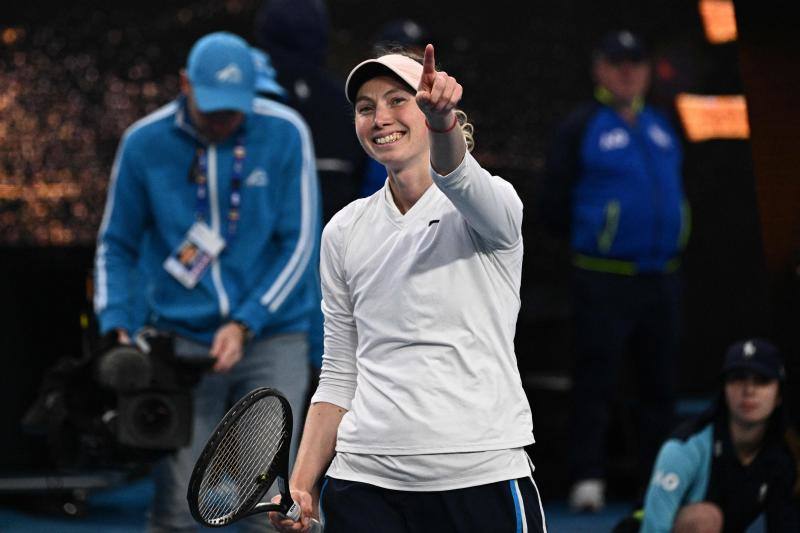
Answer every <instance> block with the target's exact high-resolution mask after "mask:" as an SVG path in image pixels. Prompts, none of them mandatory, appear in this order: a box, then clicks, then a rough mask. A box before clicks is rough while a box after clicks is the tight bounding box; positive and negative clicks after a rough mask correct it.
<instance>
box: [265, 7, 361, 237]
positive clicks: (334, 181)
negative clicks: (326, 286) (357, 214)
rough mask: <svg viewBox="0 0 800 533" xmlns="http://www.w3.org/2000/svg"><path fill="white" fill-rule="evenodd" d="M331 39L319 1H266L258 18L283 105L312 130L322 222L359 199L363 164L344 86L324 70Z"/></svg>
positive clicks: (326, 16)
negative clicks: (291, 108)
mask: <svg viewBox="0 0 800 533" xmlns="http://www.w3.org/2000/svg"><path fill="white" fill-rule="evenodd" d="M329 33H330V19H329V16H328V10H327V8H326V7H325V2H324V1H323V0H267V1H266V2H265V3H264V4H263V5H262V7H261V9H260V10H259V12H258V14H257V16H256V28H255V41H256V44H257V45H258V46H259V47H260V48H262V49H263V50H265V51H266V52H267V53H268V54H269V56H270V58H271V60H272V65H273V66H274V68H275V71H276V74H277V82H278V83H279V84H280V85H281V86H282V87H284V88H285V89H286V92H287V94H286V103H287V104H288V105H289V106H291V107H293V108H294V109H296V110H297V111H298V112H299V113H300V114H301V115H302V116H303V118H304V119H305V120H306V122H307V123H308V125H309V127H310V128H311V134H312V136H313V138H314V148H315V150H316V154H317V172H318V173H319V178H320V188H321V190H322V209H323V220H324V221H325V222H327V221H328V220H330V218H331V217H332V216H333V215H334V214H335V213H336V212H337V211H339V210H340V209H341V208H342V207H344V206H345V205H347V204H348V203H350V202H351V201H352V200H355V199H356V198H358V197H359V193H360V188H361V182H362V180H363V176H364V170H365V166H366V161H367V158H366V157H365V156H364V152H363V150H362V149H361V147H360V146H359V144H358V141H357V140H356V139H354V138H353V133H352V130H353V112H352V109H351V108H350V106H349V105H348V103H347V98H345V95H344V91H343V89H342V80H339V79H338V78H337V77H336V76H335V75H334V74H333V73H332V72H331V71H330V70H329V69H328V68H327V66H326V59H327V54H328V37H329Z"/></svg>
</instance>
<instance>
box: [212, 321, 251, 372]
mask: <svg viewBox="0 0 800 533" xmlns="http://www.w3.org/2000/svg"><path fill="white" fill-rule="evenodd" d="M243 350H244V330H243V329H242V327H241V326H240V325H239V324H236V323H235V322H228V323H227V324H225V325H224V326H222V327H221V328H219V329H218V330H217V332H216V333H215V334H214V342H212V343H211V351H210V352H209V355H211V357H214V358H216V360H217V362H216V363H214V372H227V371H228V370H230V369H231V368H233V365H235V364H236V363H238V362H239V360H240V359H241V358H242V352H243Z"/></svg>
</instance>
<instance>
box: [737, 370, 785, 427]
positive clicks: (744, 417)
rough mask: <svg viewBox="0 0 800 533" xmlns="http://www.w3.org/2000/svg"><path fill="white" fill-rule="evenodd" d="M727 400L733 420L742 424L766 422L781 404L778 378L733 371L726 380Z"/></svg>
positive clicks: (749, 424) (750, 424)
mask: <svg viewBox="0 0 800 533" xmlns="http://www.w3.org/2000/svg"><path fill="white" fill-rule="evenodd" d="M725 401H726V403H727V404H728V410H729V411H730V416H731V422H733V423H735V424H739V425H742V426H752V425H755V424H762V423H766V422H767V420H768V419H769V417H770V415H771V414H772V412H773V411H774V410H775V408H776V407H777V406H778V405H779V404H780V401H781V400H780V386H779V384H778V380H776V379H768V378H765V377H762V376H759V375H756V374H753V373H742V372H732V373H731V374H729V376H728V377H727V378H726V380H725Z"/></svg>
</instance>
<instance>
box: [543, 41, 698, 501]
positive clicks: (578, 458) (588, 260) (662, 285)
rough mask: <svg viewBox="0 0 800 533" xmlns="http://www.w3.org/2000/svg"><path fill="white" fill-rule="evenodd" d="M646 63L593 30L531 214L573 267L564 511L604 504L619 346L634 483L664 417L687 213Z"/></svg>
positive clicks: (626, 44) (670, 391) (668, 417)
mask: <svg viewBox="0 0 800 533" xmlns="http://www.w3.org/2000/svg"><path fill="white" fill-rule="evenodd" d="M650 70H651V67H650V64H649V61H648V57H647V54H646V51H645V48H644V46H643V44H642V40H641V38H640V37H638V36H636V35H634V34H633V33H631V32H629V31H619V32H612V33H610V34H608V35H606V36H605V37H604V38H603V39H602V41H601V42H600V43H599V45H598V46H597V47H596V48H595V51H594V55H593V73H594V77H595V81H596V83H597V86H596V91H595V99H594V100H593V101H591V102H588V103H586V104H583V105H581V106H579V107H578V108H577V109H576V110H575V111H573V112H572V113H571V114H570V115H569V117H568V118H567V119H566V120H565V121H564V123H563V124H562V125H561V127H560V128H559V130H558V133H557V135H556V138H555V140H554V143H553V146H552V150H551V153H550V154H549V156H548V160H547V173H546V179H545V182H544V187H543V190H542V194H541V195H540V200H541V204H540V206H539V207H540V210H539V213H540V215H541V217H542V222H543V224H544V226H545V227H546V228H548V229H549V230H550V231H551V232H552V233H553V234H555V235H556V236H557V237H559V238H565V239H569V240H570V243H571V251H572V263H573V267H574V268H573V269H572V286H571V291H572V294H571V296H572V312H573V327H574V332H573V333H574V336H573V340H574V352H575V354H574V356H575V359H574V369H573V382H574V388H573V401H572V408H571V409H572V421H571V424H570V426H571V431H572V434H571V435H570V449H569V450H568V459H569V464H570V470H571V472H570V475H571V478H572V481H573V483H574V485H573V488H572V490H571V493H570V504H571V507H572V508H573V509H575V510H589V511H597V510H599V509H601V508H602V507H603V505H604V502H605V477H606V472H605V460H606V457H605V456H606V439H607V433H608V428H609V419H610V416H609V413H610V410H611V408H610V405H611V402H612V399H613V394H614V391H615V389H616V388H617V384H618V381H619V374H620V370H621V366H622V361H623V357H624V356H625V355H626V353H628V352H629V353H630V354H631V355H632V356H633V358H634V360H635V368H636V370H637V371H638V382H639V388H640V396H639V408H640V410H639V411H640V413H639V414H640V416H639V418H640V426H639V428H640V432H639V433H640V442H639V446H638V447H639V450H640V457H639V463H638V465H639V477H640V481H639V483H640V484H641V485H642V486H644V484H645V483H646V478H647V473H648V472H649V468H650V466H651V465H652V460H653V458H654V457H655V454H656V452H657V450H658V445H659V444H660V443H661V442H662V441H663V439H664V438H665V437H666V436H667V434H668V432H669V430H670V428H671V424H672V413H673V404H674V381H675V373H676V372H675V368H676V366H677V351H678V347H679V339H680V330H681V312H680V311H681V296H680V295H681V281H680V277H679V274H678V267H679V263H680V255H681V252H682V249H683V247H684V245H685V243H686V240H687V237H688V233H689V211H688V205H687V203H686V200H685V197H684V193H683V185H682V175H681V166H682V150H681V141H680V140H679V138H678V136H677V135H676V133H675V131H674V130H673V128H672V126H671V125H670V123H669V121H668V120H667V119H666V118H665V117H664V116H663V115H662V114H661V113H659V112H658V111H657V110H655V109H654V108H652V107H650V106H648V105H646V104H645V103H644V95H645V93H646V91H647V89H648V87H649V83H650Z"/></svg>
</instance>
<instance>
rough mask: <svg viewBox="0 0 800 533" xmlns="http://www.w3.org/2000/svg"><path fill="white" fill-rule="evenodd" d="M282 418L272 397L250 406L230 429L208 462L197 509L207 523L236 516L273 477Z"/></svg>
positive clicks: (266, 487)
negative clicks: (270, 469)
mask: <svg viewBox="0 0 800 533" xmlns="http://www.w3.org/2000/svg"><path fill="white" fill-rule="evenodd" d="M285 428H286V417H285V413H284V409H283V405H282V404H281V402H280V400H279V399H277V398H275V397H271V396H268V397H265V398H262V399H261V400H258V401H257V402H256V403H254V404H253V405H251V406H250V407H249V408H248V409H247V410H246V411H245V412H244V413H243V414H242V415H241V416H240V417H239V418H238V419H237V420H236V422H234V424H233V426H231V427H230V428H229V429H228V431H227V433H226V435H225V436H224V437H223V439H222V441H221V442H220V444H219V446H218V447H217V449H216V451H215V452H214V456H213V457H212V458H211V460H210V461H209V463H208V467H207V468H206V470H205V472H204V475H203V479H202V481H201V483H200V490H199V494H198V509H199V511H200V514H201V515H202V516H203V517H204V518H205V519H206V520H208V521H209V522H213V521H220V520H222V519H225V518H227V517H230V516H233V515H235V514H236V513H238V512H239V511H240V510H241V509H242V507H243V506H244V505H245V504H246V503H247V502H248V500H249V499H250V498H251V497H252V496H253V495H255V494H257V493H258V494H260V493H263V492H264V491H265V490H267V489H268V488H269V487H268V486H265V484H266V483H270V484H271V483H272V481H273V480H274V479H275V475H274V473H272V472H269V468H270V466H271V465H272V462H273V459H274V458H275V456H276V454H277V453H278V452H279V451H280V449H281V445H282V444H283V441H284V438H285Z"/></svg>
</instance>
